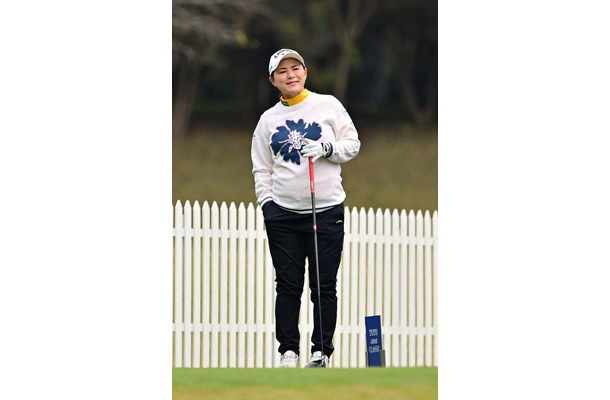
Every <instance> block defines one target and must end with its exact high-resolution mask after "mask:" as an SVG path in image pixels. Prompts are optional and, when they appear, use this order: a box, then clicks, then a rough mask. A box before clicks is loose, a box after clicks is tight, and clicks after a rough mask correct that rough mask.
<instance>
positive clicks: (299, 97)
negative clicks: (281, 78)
mask: <svg viewBox="0 0 610 400" xmlns="http://www.w3.org/2000/svg"><path fill="white" fill-rule="evenodd" d="M308 94H309V90H307V89H304V90H303V91H302V92H301V93H299V94H298V95H296V96H295V97H293V98H292V99H285V98H284V97H283V96H282V97H280V103H282V104H283V105H285V106H286V107H290V106H295V105H297V104H299V103H300V102H302V101H303V100H305V98H306V97H307V95H308Z"/></svg>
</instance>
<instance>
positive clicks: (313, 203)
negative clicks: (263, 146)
mask: <svg viewBox="0 0 610 400" xmlns="http://www.w3.org/2000/svg"><path fill="white" fill-rule="evenodd" d="M309 185H310V187H311V213H312V215H313V246H314V252H315V260H316V278H317V279H316V284H317V288H318V315H319V317H320V347H321V348H320V351H321V352H322V362H324V330H323V329H322V297H321V295H320V264H319V261H318V224H317V222H316V186H315V179H314V169H313V161H312V158H311V157H310V158H309Z"/></svg>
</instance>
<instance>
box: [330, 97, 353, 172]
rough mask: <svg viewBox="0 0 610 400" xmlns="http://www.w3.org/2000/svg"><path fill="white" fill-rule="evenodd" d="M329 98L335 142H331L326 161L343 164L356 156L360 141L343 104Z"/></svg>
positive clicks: (333, 98)
mask: <svg viewBox="0 0 610 400" xmlns="http://www.w3.org/2000/svg"><path fill="white" fill-rule="evenodd" d="M330 98H331V105H332V110H333V114H334V118H333V119H332V126H333V129H334V131H335V138H336V140H335V141H334V142H331V145H332V147H333V148H332V153H331V156H330V157H328V160H329V161H332V162H335V163H344V162H347V161H349V160H351V159H352V158H354V157H356V155H358V152H359V151H360V140H359V139H358V132H357V131H356V127H355V126H354V122H353V121H352V119H351V117H350V116H349V114H348V113H347V110H346V109H345V107H343V104H341V102H340V101H339V100H337V99H336V98H335V97H333V96H330Z"/></svg>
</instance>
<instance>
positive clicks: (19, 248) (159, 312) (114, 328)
mask: <svg viewBox="0 0 610 400" xmlns="http://www.w3.org/2000/svg"><path fill="white" fill-rule="evenodd" d="M0 33H1V34H0V42H1V44H2V45H1V48H2V50H3V51H2V53H3V62H2V66H0V70H1V73H0V102H1V108H0V109H1V111H0V113H1V117H0V132H1V133H2V136H1V137H2V141H1V145H0V149H1V150H0V151H1V157H0V171H1V175H2V196H1V197H2V202H1V207H0V210H1V211H0V213H1V214H0V221H1V225H2V229H1V232H2V233H1V235H2V238H1V245H0V246H1V248H2V251H1V252H0V253H1V255H0V257H1V260H0V268H1V277H0V307H2V312H1V316H2V327H3V329H2V331H3V333H2V340H1V341H0V343H1V344H0V346H1V348H2V350H1V352H0V353H1V356H0V358H2V371H1V376H2V382H3V383H2V385H1V388H0V392H1V393H0V397H1V398H5V399H9V398H10V399H34V398H63V399H83V398H87V399H136V398H140V399H170V398H171V368H170V366H171V323H170V322H169V321H171V303H170V299H171V267H170V266H171V259H172V258H171V257H172V255H171V254H172V253H171V241H170V235H171V223H172V217H171V213H170V207H171V68H172V67H171V3H170V2H161V3H154V2H152V3H151V2H146V1H131V0H130V1H112V0H111V1H108V2H104V3H99V2H97V3H87V2H81V1H64V2H60V3H57V2H44V1H34V2H25V3H19V2H5V3H3V5H2V6H0Z"/></svg>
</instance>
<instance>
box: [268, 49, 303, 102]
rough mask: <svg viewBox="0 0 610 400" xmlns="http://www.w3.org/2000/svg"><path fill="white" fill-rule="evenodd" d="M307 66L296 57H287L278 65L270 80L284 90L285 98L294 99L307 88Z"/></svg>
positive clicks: (281, 90) (280, 89)
mask: <svg viewBox="0 0 610 400" xmlns="http://www.w3.org/2000/svg"><path fill="white" fill-rule="evenodd" d="M306 79H307V68H304V67H303V64H301V62H300V61H299V60H297V59H294V58H285V59H283V60H282V61H281V62H280V64H279V65H278V66H277V68H276V69H275V71H273V75H271V76H270V77H269V82H271V84H272V85H273V86H275V87H276V88H278V89H279V91H280V92H282V96H283V97H284V98H285V99H292V98H293V97H295V96H296V95H298V94H299V93H301V92H302V91H303V90H304V89H305V80H306Z"/></svg>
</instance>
